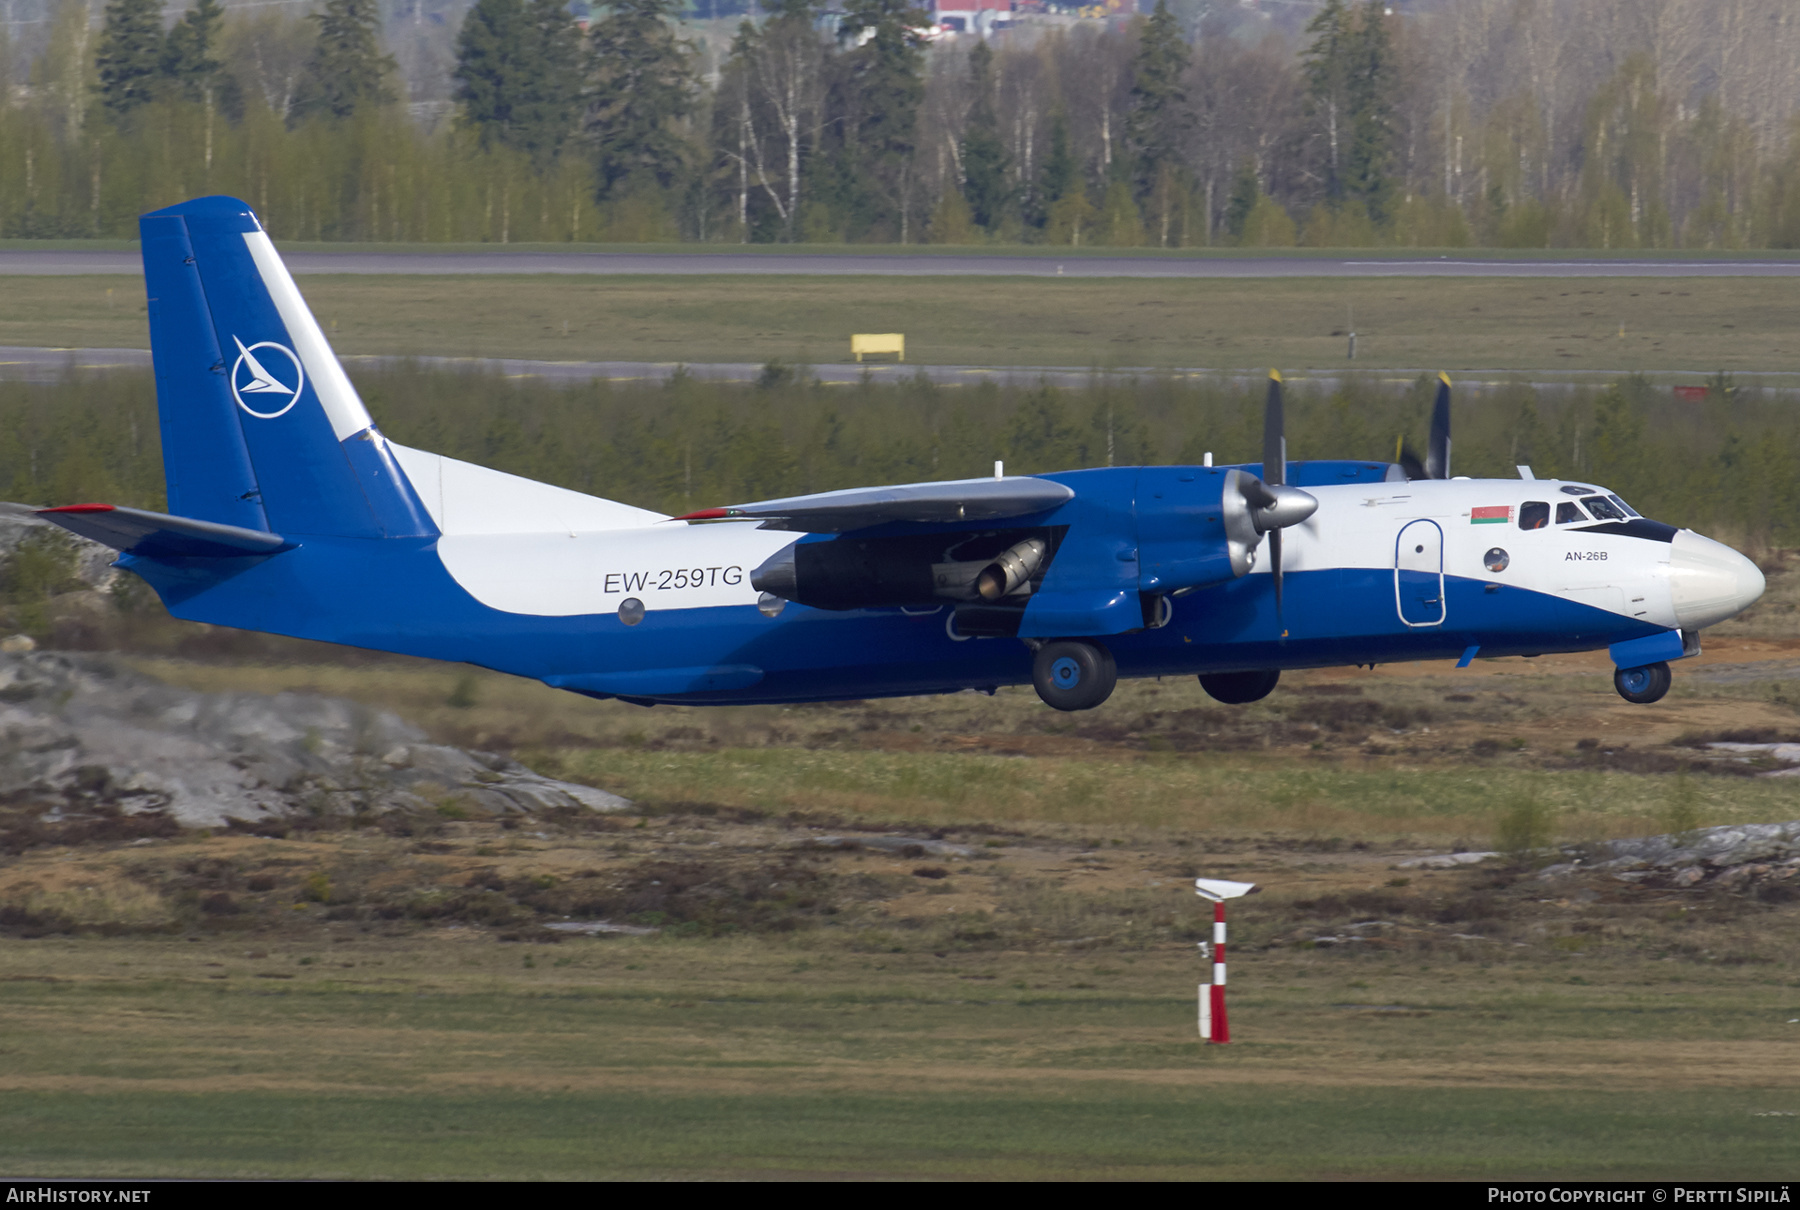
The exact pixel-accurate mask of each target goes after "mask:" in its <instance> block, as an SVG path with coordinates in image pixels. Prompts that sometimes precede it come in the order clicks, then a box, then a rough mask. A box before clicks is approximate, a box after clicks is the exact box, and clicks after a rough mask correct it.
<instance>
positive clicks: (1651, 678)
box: [1613, 660, 1675, 706]
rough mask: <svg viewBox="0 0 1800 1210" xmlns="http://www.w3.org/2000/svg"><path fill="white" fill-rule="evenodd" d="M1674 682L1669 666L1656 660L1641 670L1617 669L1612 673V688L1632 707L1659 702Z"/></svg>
mask: <svg viewBox="0 0 1800 1210" xmlns="http://www.w3.org/2000/svg"><path fill="white" fill-rule="evenodd" d="M1674 680H1675V676H1674V674H1673V673H1671V672H1670V671H1669V666H1668V665H1667V664H1665V663H1663V662H1662V661H1661V660H1658V661H1657V662H1656V663H1654V664H1645V665H1644V666H1643V667H1642V668H1621V669H1619V670H1618V671H1617V672H1615V673H1613V688H1614V689H1617V690H1618V691H1619V696H1620V697H1622V698H1624V699H1625V700H1626V701H1628V702H1631V703H1632V704H1633V705H1638V706H1648V705H1649V704H1650V703H1651V702H1660V701H1661V700H1662V696H1663V694H1665V693H1667V692H1668V691H1669V686H1670V684H1672V683H1673V682H1674Z"/></svg>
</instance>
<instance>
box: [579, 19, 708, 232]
mask: <svg viewBox="0 0 1800 1210" xmlns="http://www.w3.org/2000/svg"><path fill="white" fill-rule="evenodd" d="M680 9H681V0H618V2H617V3H615V4H614V5H613V8H612V12H610V13H609V14H608V15H607V16H606V17H605V18H604V19H602V20H600V21H596V22H595V23H594V24H593V25H592V26H591V27H590V28H589V31H588V32H589V38H590V40H591V42H592V46H593V54H592V59H591V64H592V72H593V77H592V78H593V92H592V99H591V101H590V102H589V106H588V116H587V131H588V135H589V137H590V138H591V139H592V140H593V142H594V149H595V151H596V153H597V154H598V157H599V170H600V193H601V196H603V197H605V196H610V195H614V194H618V193H620V192H622V191H624V190H625V189H626V188H628V187H630V186H632V185H649V184H654V185H655V186H657V187H659V188H668V187H669V186H671V185H673V184H674V183H675V180H676V178H677V177H678V176H679V175H680V174H681V171H682V170H683V169H684V168H685V167H686V165H687V160H688V147H687V142H686V140H685V139H683V137H682V135H681V133H680V132H679V131H678V130H677V128H676V124H677V123H678V122H679V121H680V120H681V119H683V118H685V117H687V116H688V115H689V114H690V113H692V112H693V110H694V107H695V105H696V90H697V82H696V80H695V78H694V55H695V51H694V47H693V45H692V44H691V43H690V42H688V41H686V40H685V39H682V38H680V37H677V36H676V33H675V30H674V28H673V27H672V26H671V24H670V18H671V17H673V16H674V15H675V14H676V13H677V12H679V11H680Z"/></svg>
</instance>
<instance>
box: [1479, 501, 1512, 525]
mask: <svg viewBox="0 0 1800 1210" xmlns="http://www.w3.org/2000/svg"><path fill="white" fill-rule="evenodd" d="M1511 520H1512V505H1510V504H1490V505H1488V506H1487V507H1486V508H1478V509H1476V510H1474V511H1473V512H1471V513H1470V514H1469V524H1470V525H1505V524H1506V523H1507V522H1508V521H1511Z"/></svg>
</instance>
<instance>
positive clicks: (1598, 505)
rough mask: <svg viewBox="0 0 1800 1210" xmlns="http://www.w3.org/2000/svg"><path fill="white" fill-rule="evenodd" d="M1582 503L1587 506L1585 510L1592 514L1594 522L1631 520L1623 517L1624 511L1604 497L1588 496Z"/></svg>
mask: <svg viewBox="0 0 1800 1210" xmlns="http://www.w3.org/2000/svg"><path fill="white" fill-rule="evenodd" d="M1582 503H1583V504H1585V505H1587V510H1588V511H1589V512H1590V513H1593V514H1594V518H1595V519H1596V520H1599V521H1629V520H1631V518H1630V517H1628V516H1626V515H1625V510H1624V509H1622V508H1620V507H1619V506H1618V505H1616V504H1614V503H1613V502H1612V501H1611V500H1609V499H1607V498H1606V497H1605V496H1589V497H1588V498H1587V499H1585V500H1583V501H1582Z"/></svg>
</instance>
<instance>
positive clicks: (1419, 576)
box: [1394, 520, 1445, 629]
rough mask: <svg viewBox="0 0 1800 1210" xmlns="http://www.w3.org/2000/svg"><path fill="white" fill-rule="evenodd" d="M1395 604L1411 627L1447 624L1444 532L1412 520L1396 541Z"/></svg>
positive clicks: (1438, 528)
mask: <svg viewBox="0 0 1800 1210" xmlns="http://www.w3.org/2000/svg"><path fill="white" fill-rule="evenodd" d="M1394 605H1395V608H1397V609H1398V610H1399V611H1400V620H1401V621H1402V622H1404V623H1406V624H1407V626H1409V627H1412V628H1415V629H1417V628H1419V627H1424V626H1441V625H1443V624H1444V617H1445V603H1444V531H1443V530H1442V529H1441V528H1440V527H1439V526H1438V523H1437V522H1436V521H1423V520H1421V521H1410V522H1408V523H1407V524H1406V525H1404V526H1402V527H1401V529H1400V536H1399V538H1398V539H1396V540H1395V542H1394Z"/></svg>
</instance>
